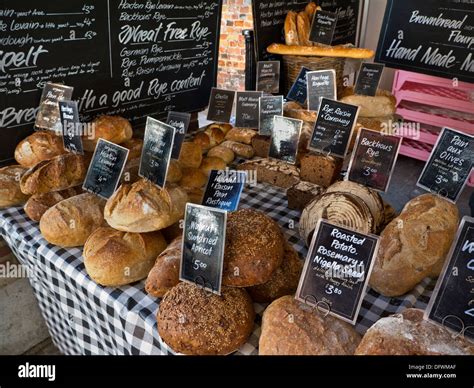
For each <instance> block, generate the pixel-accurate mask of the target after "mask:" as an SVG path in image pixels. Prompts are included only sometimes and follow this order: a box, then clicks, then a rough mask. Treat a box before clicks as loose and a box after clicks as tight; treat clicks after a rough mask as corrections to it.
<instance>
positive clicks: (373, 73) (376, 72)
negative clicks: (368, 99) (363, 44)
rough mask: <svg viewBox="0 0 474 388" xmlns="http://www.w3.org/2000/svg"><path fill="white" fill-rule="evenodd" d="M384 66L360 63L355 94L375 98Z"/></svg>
mask: <svg viewBox="0 0 474 388" xmlns="http://www.w3.org/2000/svg"><path fill="white" fill-rule="evenodd" d="M384 67H385V65H382V64H380V63H362V64H361V65H360V71H359V75H358V77H357V81H356V84H355V87H354V93H355V94H361V95H364V96H372V97H373V96H375V95H376V94H377V88H378V87H379V83H380V79H381V78H382V73H383V69H384Z"/></svg>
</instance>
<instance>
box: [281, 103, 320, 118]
mask: <svg viewBox="0 0 474 388" xmlns="http://www.w3.org/2000/svg"><path fill="white" fill-rule="evenodd" d="M283 115H284V116H286V117H290V118H292V119H297V120H303V121H304V122H310V123H315V122H316V119H317V117H318V112H317V111H314V110H307V109H305V108H303V107H301V106H300V105H299V104H298V103H296V102H294V101H290V102H287V103H285V105H284V108H283Z"/></svg>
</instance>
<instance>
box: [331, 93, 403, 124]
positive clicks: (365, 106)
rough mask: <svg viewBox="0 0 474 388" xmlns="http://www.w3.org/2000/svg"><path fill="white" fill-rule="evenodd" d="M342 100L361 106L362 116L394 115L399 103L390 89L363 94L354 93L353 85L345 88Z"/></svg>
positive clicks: (360, 113)
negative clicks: (373, 93) (372, 94)
mask: <svg viewBox="0 0 474 388" xmlns="http://www.w3.org/2000/svg"><path fill="white" fill-rule="evenodd" d="M340 101H341V102H344V103H346V104H351V105H356V106H359V107H360V110H359V116H360V117H383V116H392V115H394V114H395V111H396V103H397V99H396V98H395V97H394V96H393V95H392V93H390V92H389V91H388V90H383V89H377V93H376V95H375V96H363V95H358V94H354V88H353V87H348V88H346V89H345V90H344V95H343V97H342V98H341V99H340Z"/></svg>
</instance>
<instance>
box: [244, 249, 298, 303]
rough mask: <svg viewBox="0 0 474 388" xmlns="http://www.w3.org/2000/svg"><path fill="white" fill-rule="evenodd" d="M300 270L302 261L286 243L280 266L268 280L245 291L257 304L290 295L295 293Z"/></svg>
mask: <svg viewBox="0 0 474 388" xmlns="http://www.w3.org/2000/svg"><path fill="white" fill-rule="evenodd" d="M302 270H303V260H301V259H300V257H299V255H298V252H296V250H295V249H294V248H293V247H292V246H291V244H290V243H289V242H287V241H286V242H285V253H284V256H283V261H282V263H281V266H279V267H278V268H277V269H276V270H275V272H273V275H272V277H271V278H270V280H268V281H267V282H265V283H263V284H259V285H257V286H253V287H248V288H247V291H248V293H249V294H250V297H251V298H252V300H253V301H254V302H257V303H270V302H273V301H274V300H275V299H278V298H281V297H282V296H285V295H292V294H294V293H295V292H296V289H297V287H298V281H299V279H300V276H301V271H302Z"/></svg>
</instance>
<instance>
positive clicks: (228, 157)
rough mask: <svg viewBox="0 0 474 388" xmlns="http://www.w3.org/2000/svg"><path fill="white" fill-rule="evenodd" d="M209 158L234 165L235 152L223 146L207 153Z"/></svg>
mask: <svg viewBox="0 0 474 388" xmlns="http://www.w3.org/2000/svg"><path fill="white" fill-rule="evenodd" d="M207 156H208V157H215V158H219V159H222V160H223V161H224V162H225V163H226V164H230V163H232V162H233V161H234V159H235V154H234V151H232V150H231V149H229V148H226V147H221V146H217V147H214V148H211V149H210V150H209V152H208V153H207Z"/></svg>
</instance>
